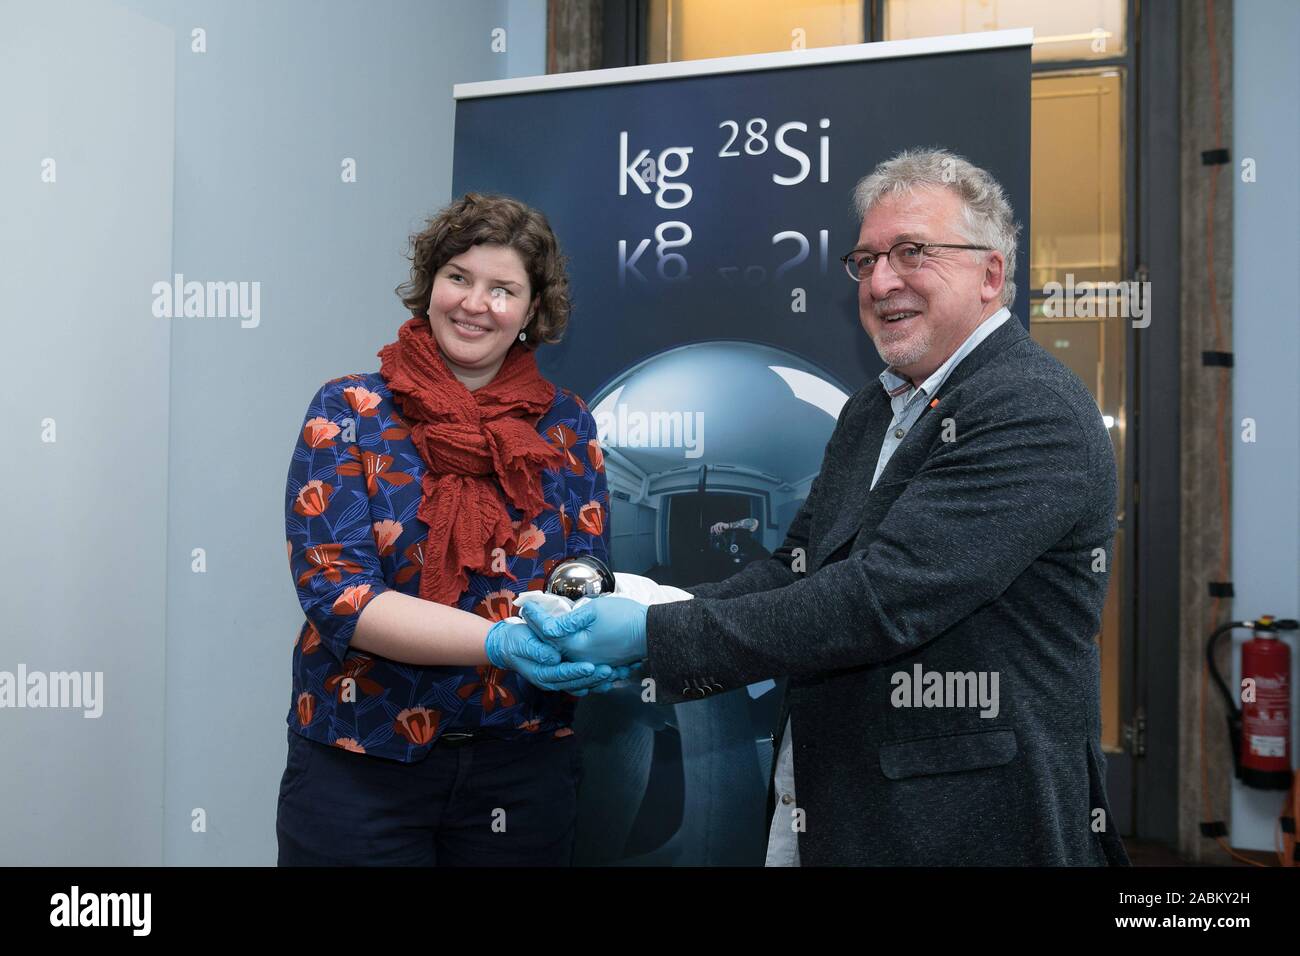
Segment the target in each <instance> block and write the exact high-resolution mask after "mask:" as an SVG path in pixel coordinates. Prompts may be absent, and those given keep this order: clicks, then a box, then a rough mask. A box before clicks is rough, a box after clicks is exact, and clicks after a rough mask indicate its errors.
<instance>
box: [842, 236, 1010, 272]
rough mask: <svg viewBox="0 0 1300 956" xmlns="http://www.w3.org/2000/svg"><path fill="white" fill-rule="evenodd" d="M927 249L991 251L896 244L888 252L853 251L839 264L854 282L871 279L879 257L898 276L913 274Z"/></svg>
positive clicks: (933, 244) (942, 244) (936, 244)
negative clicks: (885, 260) (883, 257)
mask: <svg viewBox="0 0 1300 956" xmlns="http://www.w3.org/2000/svg"><path fill="white" fill-rule="evenodd" d="M927 249H982V250H984V251H985V252H990V251H992V247H991V246H959V245H956V244H954V243H951V242H912V241H910V240H904V241H903V242H896V243H894V245H893V246H892V247H891V248H890V250H889V251H888V252H872V251H871V250H869V249H854V250H853V251H852V252H850V253H848V254H847V255H843V256H840V262H842V263H844V268H845V269H846V270H847V271H848V273H849V276H850V277H851V278H852V279H853V280H854V281H855V282H861V281H863V280H864V279H869V278H871V270H872V269H874V268H875V267H876V260H877V259H879V258H880V257H881V256H885V257H887V258H888V259H889V265H890V268H892V269H893V270H894V271H895V272H897V273H898V274H899V275H900V276H905V275H907V274H908V273H910V272H915V271H916V270H917V269H919V268H921V263H923V262H924V261H925V251H926V250H927Z"/></svg>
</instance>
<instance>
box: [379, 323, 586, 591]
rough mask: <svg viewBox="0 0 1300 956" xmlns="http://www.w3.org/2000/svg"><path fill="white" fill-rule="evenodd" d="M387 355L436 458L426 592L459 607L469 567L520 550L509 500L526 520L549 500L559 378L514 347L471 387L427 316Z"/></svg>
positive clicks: (423, 506)
mask: <svg viewBox="0 0 1300 956" xmlns="http://www.w3.org/2000/svg"><path fill="white" fill-rule="evenodd" d="M378 355H379V358H380V365H379V374H381V375H382V376H383V377H384V379H385V381H387V382H388V388H389V389H390V390H391V391H392V393H393V399H394V401H396V402H397V404H398V406H399V407H400V409H401V412H402V415H403V416H404V417H405V418H406V420H407V423H408V424H409V425H410V426H411V439H412V441H414V442H415V447H416V448H417V449H418V450H419V452H420V457H421V458H423V459H424V463H425V466H426V470H425V473H424V480H423V485H422V491H423V498H422V499H421V500H420V507H419V510H418V511H417V515H418V516H419V518H420V520H421V521H423V522H424V523H425V524H426V525H428V526H429V536H428V538H427V540H426V541H425V544H424V569H423V572H422V574H421V576H420V597H422V598H424V599H425V600H428V601H437V602H438V603H440V604H448V605H451V606H453V607H454V606H455V605H456V602H457V600H458V599H459V598H460V596H461V595H462V594H463V593H464V592H465V589H466V588H467V587H468V586H469V572H471V571H477V572H480V573H485V574H486V573H491V569H492V553H493V549H495V548H502V549H504V553H506V554H513V553H514V550H515V546H516V540H515V538H516V529H515V526H514V525H513V524H512V523H511V520H510V515H509V513H508V512H507V511H506V506H505V500H506V499H508V500H509V501H510V503H511V504H513V505H514V506H515V507H516V508H518V509H519V510H520V512H521V513H522V515H523V521H522V522H521V524H520V527H525V526H526V525H527V523H528V522H529V521H531V520H532V519H533V518H535V517H537V515H538V514H540V513H541V512H542V510H543V509H544V508H545V507H546V502H545V499H544V498H543V496H542V474H541V472H542V469H543V468H554V467H558V466H559V464H560V463H561V461H562V460H563V455H564V453H563V451H562V450H561V449H558V448H556V447H554V446H553V445H550V444H548V443H547V442H546V440H545V439H543V438H542V436H541V435H539V434H537V422H538V419H540V418H541V416H542V415H544V414H545V413H546V411H547V409H549V408H550V407H551V402H552V400H553V399H554V397H555V386H554V385H552V384H551V383H550V382H548V381H546V379H544V378H542V374H541V372H539V371H538V370H537V361H536V359H535V358H534V357H533V353H532V352H530V351H529V350H527V349H525V348H522V347H519V346H511V348H510V351H509V352H507V353H506V359H505V361H504V362H503V363H502V365H501V368H500V369H499V370H498V371H497V374H496V377H495V378H494V379H492V381H491V382H489V383H488V384H487V385H484V386H483V387H482V388H479V389H476V390H474V391H472V392H471V391H470V390H469V389H467V388H466V387H465V386H464V385H463V384H462V383H461V382H460V380H459V379H457V378H456V376H454V375H452V374H451V372H450V371H448V369H447V366H446V363H444V362H443V360H442V354H441V353H440V352H439V350H438V344H437V341H436V340H435V339H434V337H433V332H432V331H431V330H430V328H429V319H428V316H424V315H417V316H414V317H413V318H411V319H410V320H409V321H407V322H405V323H403V325H402V327H401V328H400V329H399V330H398V332H397V341H396V342H390V343H389V344H388V345H385V346H384V347H383V348H382V349H380V350H379V352H378ZM503 494H504V496H505V497H504V498H503V497H502V495H503ZM499 568H500V566H499V565H498V571H499Z"/></svg>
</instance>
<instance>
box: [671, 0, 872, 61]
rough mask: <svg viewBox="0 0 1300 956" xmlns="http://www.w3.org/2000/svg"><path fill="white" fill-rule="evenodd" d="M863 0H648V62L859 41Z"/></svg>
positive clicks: (771, 51) (770, 51) (765, 51)
mask: <svg viewBox="0 0 1300 956" xmlns="http://www.w3.org/2000/svg"><path fill="white" fill-rule="evenodd" d="M862 18H863V7H862V0H821V2H813V3H801V2H790V0H650V11H649V16H648V19H649V23H648V27H649V36H648V38H647V51H646V52H647V57H648V60H649V62H651V63H668V62H675V61H677V60H701V59H707V58H709V57H716V56H740V55H743V54H746V53H773V52H776V51H778V50H791V49H801V48H804V49H806V48H811V47H822V46H840V45H841V44H845V43H861V42H862V41H863V36H862Z"/></svg>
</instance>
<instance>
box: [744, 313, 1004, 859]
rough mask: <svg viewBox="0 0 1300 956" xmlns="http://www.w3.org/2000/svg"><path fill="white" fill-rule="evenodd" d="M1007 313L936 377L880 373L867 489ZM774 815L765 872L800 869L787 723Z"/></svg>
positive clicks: (985, 326)
mask: <svg viewBox="0 0 1300 956" xmlns="http://www.w3.org/2000/svg"><path fill="white" fill-rule="evenodd" d="M1009 318H1011V310H1009V309H1008V308H1006V306H1003V307H1002V308H1000V309H998V310H997V311H996V312H994V313H993V314H992V315H990V316H989V317H988V318H987V319H985V320H984V321H983V322H981V323H980V324H979V325H977V326H976V327H975V331H973V332H971V334H970V335H968V336H966V341H964V342H962V344H961V345H959V346H957V350H956V351H955V352H953V353H952V355H950V356H948V360H947V361H946V362H944V363H943V364H942V365H940V366H939V367H938V368H937V369H935V370H934V373H933V374H932V375H931V376H930V377H929V378H927V379H926V380H925V381H924V382H922V383H921V385H920V387H919V388H918V387H915V386H913V385H912V383H911V382H910V381H909V380H908V379H905V378H903V377H902V376H901V375H899V374H898V373H897V372H895V371H894V368H893V366H890V367H889V368H887V369H885V370H884V371H883V372H881V373H880V385H881V387H882V388H884V390H885V393H886V394H887V395H888V396H889V403H890V405H892V406H893V409H894V420H893V421H891V422H890V423H889V429H888V430H887V431H886V432H885V441H884V444H882V445H881V446H880V458H879V459H877V461H876V473H875V475H874V476H872V479H871V487H872V488H875V487H876V482H877V481H879V480H880V473H881V472H882V471H884V470H885V466H886V465H888V464H889V459H890V457H892V456H893V454H894V451H895V450H896V449H897V448H898V446H899V445H900V444H902V441H903V439H904V438H905V437H907V433H908V432H909V431H911V429H912V426H913V425H915V424H916V420H917V419H918V418H920V417H921V412H922V411H923V410H924V409H925V406H926V405H928V404H929V403H930V400H931V399H932V398H933V397H934V395H935V394H936V393H937V392H938V391H939V388H940V386H942V385H943V383H944V382H945V381H947V379H948V375H949V374H950V373H951V372H952V370H953V369H955V368H956V367H957V363H958V362H960V361H961V360H962V359H964V358H965V357H966V356H967V355H969V354H970V353H971V352H973V351H974V350H975V346H977V345H979V344H980V343H981V342H983V341H984V340H985V339H986V338H988V337H989V335H991V334H992V333H993V331H994V330H995V329H996V328H997V327H998V326H1000V325H1001V324H1002V323H1003V322H1005V321H1006V320H1007V319H1009ZM775 785H776V810H775V811H773V813H772V824H771V826H770V827H768V831H767V860H766V864H765V865H767V866H798V865H799V837H798V832H797V831H796V829H795V826H796V825H797V823H798V822H800V820H801V815H799V816H796V813H797V807H798V805H797V804H796V803H795V798H794V742H793V734H792V732H791V727H790V721H789V719H787V720H786V722H785V733H783V734H782V735H781V753H780V754H778V755H777V759H776V780H775Z"/></svg>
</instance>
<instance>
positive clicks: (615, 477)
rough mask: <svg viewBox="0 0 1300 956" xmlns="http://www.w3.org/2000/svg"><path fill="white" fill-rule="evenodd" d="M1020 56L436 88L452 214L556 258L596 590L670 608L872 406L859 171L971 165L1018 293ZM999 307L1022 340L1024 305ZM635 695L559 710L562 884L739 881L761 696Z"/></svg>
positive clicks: (758, 755) (952, 43)
mask: <svg viewBox="0 0 1300 956" xmlns="http://www.w3.org/2000/svg"><path fill="white" fill-rule="evenodd" d="M1031 43H1032V31H1030V30H1004V31H998V32H994V33H983V34H967V35H962V36H954V37H932V38H925V39H920V40H905V41H890V42H882V43H865V44H855V45H852V46H841V47H829V48H822V49H815V50H798V51H790V52H783V53H767V54H760V55H755V56H743V57H727V58H724V59H715V60H697V61H690V62H684V63H670V64H657V65H650V66H641V67H629V68H622V69H613V70H595V71H590V72H585V73H570V74H560V75H553V76H542V77H531V78H525V79H517V80H502V81H492V82H486V83H469V84H461V85H457V86H456V87H455V90H454V94H455V97H456V100H457V102H456V134H455V135H456V139H455V149H454V160H453V163H454V165H453V174H452V192H453V194H454V195H457V196H459V195H461V194H463V193H465V192H470V191H478V192H491V193H504V194H507V195H510V196H514V197H515V198H517V199H520V200H522V201H523V202H526V203H528V204H529V205H532V206H535V207H537V208H538V209H540V210H541V211H542V212H543V213H545V214H546V216H547V218H548V219H549V220H550V223H551V226H552V227H553V228H554V230H555V232H556V235H557V236H558V237H559V240H560V244H561V247H562V249H563V252H564V254H565V255H566V257H567V259H568V269H569V278H570V281H571V283H572V297H573V314H572V316H571V318H570V323H569V328H568V332H567V334H566V336H565V339H564V341H563V342H562V343H561V344H559V345H553V346H543V347H542V348H540V349H539V350H538V362H539V364H540V366H541V369H542V372H543V374H544V375H545V376H546V377H547V378H548V379H550V380H551V381H553V382H555V383H556V384H558V385H561V386H564V387H565V388H568V389H571V390H573V391H575V392H577V393H578V394H579V395H581V396H582V397H583V398H584V399H585V400H586V401H587V404H588V405H589V407H590V408H591V411H592V414H593V415H594V416H595V417H596V422H597V425H598V426H599V428H600V434H601V444H602V446H603V448H604V451H605V463H606V469H607V474H608V479H609V487H610V524H611V529H612V559H613V563H614V566H615V570H617V571H625V572H632V573H636V574H642V575H646V576H649V577H651V578H653V579H654V580H656V581H658V582H660V583H661V584H672V585H678V586H683V587H686V586H689V585H692V584H698V583H701V582H705V581H714V580H721V579H723V578H725V577H728V576H730V575H731V574H734V573H735V572H737V571H738V570H740V569H741V568H742V567H743V566H744V565H745V564H747V563H748V562H750V561H753V560H760V559H763V558H765V557H767V556H768V555H770V553H771V552H772V551H773V550H775V549H776V548H777V547H779V545H780V544H781V542H782V540H783V537H784V534H785V531H786V528H787V526H788V525H789V523H790V521H791V519H792V518H793V517H794V515H795V514H796V513H797V512H798V510H799V507H800V505H801V504H802V503H803V500H804V498H805V497H806V496H807V494H808V489H809V486H810V485H811V483H812V480H813V479H814V478H815V477H816V475H817V471H818V469H819V468H820V464H821V458H822V453H823V451H824V449H825V446H826V441H827V439H828V438H829V437H830V434H831V430H832V428H833V427H834V424H835V420H836V417H837V416H838V414H839V411H840V408H841V407H842V406H843V404H844V402H845V401H846V400H847V399H848V397H849V395H851V394H852V393H853V392H854V391H856V390H857V389H859V388H862V387H868V388H879V387H880V385H879V383H878V382H876V377H877V375H879V373H880V371H881V370H882V369H883V367H884V365H883V363H882V362H881V360H880V358H879V356H878V355H877V353H876V350H875V348H874V346H873V345H872V344H871V340H870V339H869V337H868V336H867V334H866V332H865V331H864V330H863V328H862V326H861V324H860V322H859V318H858V306H857V286H856V283H855V282H854V281H853V279H851V278H850V277H849V275H848V274H847V273H846V272H845V270H844V267H843V265H842V264H841V263H840V261H839V259H840V256H841V255H843V254H844V253H846V252H848V251H849V250H850V249H851V248H853V246H854V243H855V241H856V239H857V235H858V228H859V225H860V222H859V219H858V217H857V216H856V214H855V212H854V210H853V206H852V193H853V187H854V186H855V185H856V183H857V181H858V180H859V179H860V178H862V177H863V176H865V175H866V174H867V173H869V172H870V171H871V169H872V168H873V167H874V166H875V165H876V164H877V163H878V162H880V161H881V160H884V159H887V158H888V157H890V156H892V155H894V154H895V153H897V152H899V151H900V150H903V149H906V148H912V147H924V146H941V147H944V148H947V149H950V150H952V151H954V152H956V153H958V154H960V155H962V156H965V157H966V158H967V159H969V160H971V161H972V162H974V163H975V164H977V165H979V166H982V167H984V168H985V169H987V170H989V171H990V172H991V173H992V174H993V175H994V176H995V177H996V178H997V179H998V181H999V182H1001V183H1002V185H1003V187H1004V188H1005V189H1006V190H1007V195H1008V198H1009V200H1010V202H1011V204H1012V207H1013V209H1014V211H1015V215H1016V218H1017V220H1018V221H1019V222H1020V224H1021V226H1022V231H1021V249H1022V250H1024V252H1023V253H1022V254H1021V255H1020V256H1019V257H1018V259H1019V262H1018V265H1017V267H1016V273H1015V275H1014V277H1013V278H1014V280H1015V282H1016V284H1017V287H1018V288H1019V289H1021V290H1027V289H1028V288H1029V282H1028V275H1029V267H1028V260H1029V256H1028V246H1029V242H1028V240H1029V183H1030V180H1029V172H1030V170H1029V119H1030V97H1029V93H1030V86H1029V84H1030V44H1031ZM1014 311H1015V313H1016V316H1017V317H1018V318H1019V319H1020V321H1021V322H1023V323H1024V324H1025V325H1026V327H1028V307H1027V296H1026V295H1024V294H1022V295H1021V296H1020V297H1019V301H1017V303H1016V305H1015V308H1014ZM865 491H866V489H864V493H865ZM721 524H726V525H729V527H727V528H725V529H719V528H718V526H719V525H721ZM773 677H774V678H779V675H773ZM650 689H651V688H646V687H643V686H642V685H641V684H640V683H632V684H630V685H629V686H627V687H626V688H623V689H619V690H615V691H613V692H611V693H609V694H606V695H599V696H590V697H587V698H584V700H583V703H582V704H581V705H580V706H579V708H578V717H577V722H576V725H575V726H576V730H577V733H578V734H579V738H580V740H581V741H582V753H583V763H584V776H583V783H582V789H581V794H580V801H579V802H580V806H579V818H578V838H577V839H578V842H577V849H576V856H575V863H577V864H580V865H581V864H587V865H591V864H622V865H761V864H762V862H763V859H764V853H765V844H766V840H767V836H768V820H767V813H766V799H767V790H768V778H769V773H770V769H771V764H772V760H773V753H772V735H773V734H774V733H776V731H777V728H776V726H775V723H776V719H777V713H778V707H779V695H780V694H781V693H782V692H783V690H784V686H783V683H782V682H781V681H780V680H779V679H778V680H776V681H772V680H767V681H763V682H762V683H758V684H753V685H750V686H749V687H748V688H745V689H744V690H737V691H733V692H730V693H724V694H719V695H715V696H710V697H708V698H706V699H704V700H698V701H690V702H687V703H669V702H663V701H658V700H646V699H645V698H646V697H648V696H650V694H649V690H650ZM845 759H852V760H857V759H862V757H861V755H857V754H846V755H845ZM843 798H844V799H845V800H847V801H851V800H852V795H851V794H845V795H843Z"/></svg>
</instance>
